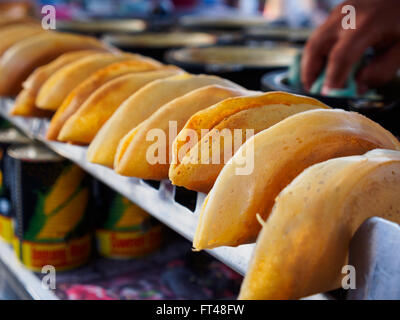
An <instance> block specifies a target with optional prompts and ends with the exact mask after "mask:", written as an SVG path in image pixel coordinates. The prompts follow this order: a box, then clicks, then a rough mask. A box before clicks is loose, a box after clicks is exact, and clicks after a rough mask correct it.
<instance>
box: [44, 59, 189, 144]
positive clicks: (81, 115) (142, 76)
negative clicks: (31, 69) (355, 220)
mask: <svg viewBox="0 0 400 320" xmlns="http://www.w3.org/2000/svg"><path fill="white" fill-rule="evenodd" d="M182 73H184V71H183V70H182V69H179V68H178V67H175V66H165V67H163V68H160V69H157V70H153V71H145V72H135V73H130V74H127V75H124V76H121V77H118V78H116V79H114V80H111V81H109V82H107V83H105V84H104V85H102V86H101V87H100V88H98V89H97V90H96V91H95V92H93V93H92V94H91V95H90V96H89V98H88V99H87V100H86V101H85V102H84V103H83V104H82V105H81V106H80V107H79V108H78V109H77V111H76V112H75V113H73V114H72V115H71V116H70V117H69V118H67V120H66V122H65V124H64V125H63V126H62V128H61V131H60V134H59V135H58V138H57V140H59V141H68V142H71V143H78V144H89V143H90V142H91V141H92V140H93V139H94V137H95V135H96V134H97V132H98V131H99V130H100V128H101V127H102V126H103V124H104V123H105V122H106V121H107V120H108V119H109V118H110V117H111V116H112V114H113V113H114V112H115V110H117V108H118V107H119V106H120V105H121V103H122V102H124V101H125V100H126V99H128V98H129V96H131V95H132V94H134V93H135V92H136V91H137V90H139V89H140V88H141V87H143V86H145V85H146V84H148V83H150V82H152V81H154V80H157V79H162V78H167V77H171V76H174V75H178V74H182ZM61 110H62V109H60V111H61ZM58 113H59V111H57V114H56V116H55V117H53V119H52V122H51V124H50V128H49V131H48V135H47V136H48V138H49V139H51V138H53V137H54V135H55V132H56V130H54V127H55V126H56V124H57V123H58V122H61V121H59V119H60V120H61V118H62V117H57V116H58ZM64 114H65V113H63V115H64Z"/></svg>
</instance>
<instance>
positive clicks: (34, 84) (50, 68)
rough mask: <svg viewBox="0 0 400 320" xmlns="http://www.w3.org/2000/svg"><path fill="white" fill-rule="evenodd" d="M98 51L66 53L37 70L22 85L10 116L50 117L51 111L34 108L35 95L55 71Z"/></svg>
mask: <svg viewBox="0 0 400 320" xmlns="http://www.w3.org/2000/svg"><path fill="white" fill-rule="evenodd" d="M99 52H100V50H82V51H72V52H67V53H64V54H62V55H61V56H59V57H58V58H57V59H55V60H53V61H52V62H50V63H48V64H46V65H44V66H41V67H39V68H37V69H36V70H35V71H34V72H33V73H32V74H31V75H30V76H29V78H28V79H26V80H25V81H24V82H23V84H22V87H23V89H22V91H21V92H20V93H19V94H18V96H17V98H16V100H15V103H14V106H13V109H12V110H11V112H10V113H11V114H12V115H15V116H25V117H43V116H45V117H46V116H50V115H51V114H52V112H51V111H47V110H42V109H39V108H36V106H35V101H36V97H37V94H38V92H39V90H40V88H41V87H42V85H43V84H44V83H45V82H46V81H47V79H48V78H50V77H51V76H52V75H53V74H54V73H55V72H56V71H58V70H60V69H61V68H62V67H64V66H66V65H68V64H70V63H72V62H74V61H77V60H79V59H81V58H84V57H87V56H89V55H92V54H95V53H99Z"/></svg>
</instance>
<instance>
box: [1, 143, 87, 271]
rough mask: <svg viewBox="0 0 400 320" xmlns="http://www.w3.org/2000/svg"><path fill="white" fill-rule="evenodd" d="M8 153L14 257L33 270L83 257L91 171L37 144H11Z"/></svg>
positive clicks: (65, 265)
mask: <svg viewBox="0 0 400 320" xmlns="http://www.w3.org/2000/svg"><path fill="white" fill-rule="evenodd" d="M7 154H8V157H9V158H10V174H11V182H12V183H11V199H12V203H13V210H14V211H15V224H14V230H15V237H14V240H13V245H14V249H15V252H16V254H17V256H18V258H19V259H20V260H21V261H22V263H23V264H24V265H25V266H27V267H28V268H30V269H32V270H34V271H40V270H41V269H42V267H43V266H44V265H52V266H54V267H55V268H56V270H57V271H62V270H66V269H70V268H73V267H76V266H79V265H81V264H83V263H85V262H86V261H87V259H88V258H89V256H90V250H91V238H90V236H89V225H90V223H89V220H90V219H89V218H88V209H87V208H88V201H89V187H88V178H89V177H88V176H87V175H86V174H85V172H84V171H83V170H82V169H81V168H79V167H78V166H76V165H74V164H72V163H71V162H69V161H66V160H64V159H63V158H61V157H60V156H58V155H57V154H55V153H53V152H51V151H50V150H49V149H47V148H45V147H43V146H40V145H36V144H30V145H27V146H20V147H10V148H9V149H8V152H7Z"/></svg>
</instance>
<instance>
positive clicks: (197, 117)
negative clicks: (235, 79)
mask: <svg viewBox="0 0 400 320" xmlns="http://www.w3.org/2000/svg"><path fill="white" fill-rule="evenodd" d="M317 108H329V107H328V106H326V105H325V104H323V103H321V102H319V101H318V100H315V99H312V98H308V97H303V96H298V95H293V94H289V93H285V92H268V93H264V94H257V95H252V96H246V97H237V98H232V99H227V100H225V101H222V102H220V103H218V104H216V105H214V106H212V107H210V108H207V109H204V110H202V111H200V112H198V113H196V114H194V115H193V116H192V117H191V118H190V119H189V121H188V122H187V123H186V125H185V127H184V128H183V130H181V131H180V132H179V134H178V136H177V138H176V140H175V142H174V145H173V159H174V161H173V163H172V164H171V167H170V169H169V178H170V180H171V181H172V183H173V184H175V185H178V186H183V187H185V188H187V189H190V190H196V191H200V192H208V191H210V189H211V188H212V186H213V184H214V182H215V180H216V179H217V177H218V174H219V172H220V171H221V170H222V168H223V166H224V164H225V163H227V162H228V161H229V159H230V158H231V157H232V155H233V154H234V153H235V152H236V151H237V149H238V148H239V147H240V146H241V145H242V143H244V142H245V141H246V139H248V138H250V136H249V134H248V135H246V130H248V129H250V130H254V134H256V133H258V132H260V131H262V130H264V129H267V128H269V127H271V126H273V125H274V124H276V123H278V122H279V121H281V120H283V119H285V118H287V117H289V116H291V115H293V114H296V113H299V112H303V111H307V110H312V109H317ZM201 130H208V131H209V132H208V133H207V134H205V135H203V136H202V135H201ZM235 130H236V132H235ZM191 131H195V132H196V133H197V139H196V141H193V142H192V141H189V142H187V138H188V136H189V133H190V132H191Z"/></svg>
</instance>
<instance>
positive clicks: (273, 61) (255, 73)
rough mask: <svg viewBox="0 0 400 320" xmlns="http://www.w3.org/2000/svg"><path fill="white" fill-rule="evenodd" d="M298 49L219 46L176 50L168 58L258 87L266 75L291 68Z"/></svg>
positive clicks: (191, 68)
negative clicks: (276, 70)
mask: <svg viewBox="0 0 400 320" xmlns="http://www.w3.org/2000/svg"><path fill="white" fill-rule="evenodd" d="M297 52H298V49H296V48H293V47H289V46H276V47H245V46H215V47H207V48H185V49H179V50H172V51H170V52H168V53H167V58H166V60H167V61H168V62H169V63H171V64H175V65H177V66H179V67H181V68H183V69H185V70H186V71H188V72H192V73H207V74H216V75H219V76H221V77H224V78H227V79H230V80H232V81H234V82H236V83H239V84H241V85H243V86H244V87H246V88H248V89H253V90H258V89H260V79H261V77H262V75H263V74H265V73H266V72H268V71H271V70H275V69H279V68H285V67H287V66H288V65H289V64H290V63H291V62H292V61H293V58H294V56H295V55H296V54H297Z"/></svg>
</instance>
